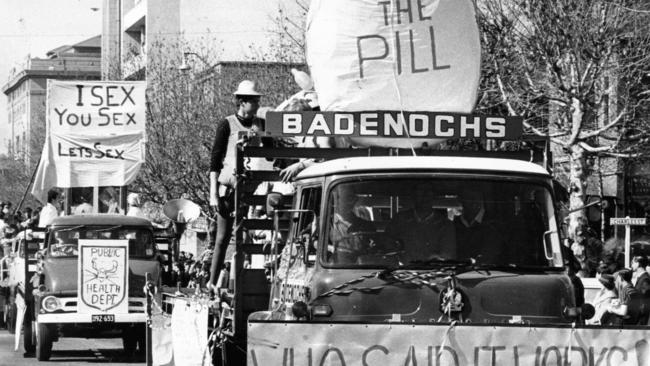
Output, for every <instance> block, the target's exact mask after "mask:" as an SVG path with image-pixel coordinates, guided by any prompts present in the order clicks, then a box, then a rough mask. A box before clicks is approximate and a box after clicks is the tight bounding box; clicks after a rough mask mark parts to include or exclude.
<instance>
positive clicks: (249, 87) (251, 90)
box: [233, 80, 264, 96]
mask: <svg viewBox="0 0 650 366" xmlns="http://www.w3.org/2000/svg"><path fill="white" fill-rule="evenodd" d="M233 94H234V95H253V96H261V95H264V94H262V93H260V92H258V91H257V89H255V82H254V81H250V80H244V81H242V82H241V83H239V86H238V87H237V90H235V92H234V93H233Z"/></svg>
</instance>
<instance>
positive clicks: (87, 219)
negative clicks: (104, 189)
mask: <svg viewBox="0 0 650 366" xmlns="http://www.w3.org/2000/svg"><path fill="white" fill-rule="evenodd" d="M50 225H51V226H68V225H95V226H104V225H107V226H108V225H110V226H113V225H124V226H147V227H151V221H149V220H147V219H143V218H141V217H135V216H125V215H110V214H94V215H71V216H59V217H57V218H55V219H54V220H52V223H50Z"/></svg>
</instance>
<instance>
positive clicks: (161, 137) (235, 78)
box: [132, 43, 300, 211]
mask: <svg viewBox="0 0 650 366" xmlns="http://www.w3.org/2000/svg"><path fill="white" fill-rule="evenodd" d="M155 47H156V48H157V49H158V51H159V52H156V54H159V55H162V57H156V58H153V57H152V55H149V58H150V59H149V60H148V66H147V81H148V93H147V112H148V113H147V116H148V120H147V155H146V162H145V164H144V166H143V168H142V170H141V171H140V174H139V175H138V178H137V180H136V182H135V183H134V186H133V187H132V189H133V190H135V191H138V192H142V193H143V195H144V199H145V200H151V201H153V202H157V203H164V202H166V201H167V200H169V199H174V198H180V197H181V196H183V197H185V198H187V199H190V200H192V201H194V202H196V203H197V204H199V205H200V206H202V207H203V208H204V209H205V210H206V211H207V210H208V209H209V208H208V189H209V184H208V183H209V179H208V178H209V168H210V166H209V165H210V151H211V149H212V143H213V138H214V134H215V127H216V122H217V121H218V120H220V119H223V118H225V117H226V116H227V115H229V114H233V113H235V112H236V107H235V104H234V98H233V95H232V92H233V91H234V90H235V89H236V88H237V84H238V83H239V82H240V81H241V80H244V79H250V80H254V81H256V82H257V84H258V87H259V89H260V90H261V91H262V92H263V93H265V96H264V97H262V101H261V105H263V106H264V105H266V106H276V105H278V104H279V103H280V102H281V101H283V100H285V99H286V98H287V97H288V96H290V95H292V94H293V93H295V92H296V91H297V90H296V88H297V87H296V85H295V83H294V82H293V79H292V75H291V72H290V68H291V67H298V66H300V65H292V64H281V63H265V62H258V61H256V62H234V63H233V62H219V55H218V54H217V53H216V52H214V51H213V50H210V49H207V48H198V47H194V48H190V47H188V46H187V45H179V44H169V43H167V44H162V43H161V44H157V45H155ZM179 49H185V50H191V51H192V54H189V55H188V62H189V63H190V64H191V66H192V68H191V69H190V70H186V71H182V70H179V69H178V66H179V65H180V64H181V60H180V56H181V55H179V57H173V56H171V55H174V54H178V53H179V52H178V51H177V50H179Z"/></svg>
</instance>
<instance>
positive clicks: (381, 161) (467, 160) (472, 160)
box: [297, 156, 549, 179]
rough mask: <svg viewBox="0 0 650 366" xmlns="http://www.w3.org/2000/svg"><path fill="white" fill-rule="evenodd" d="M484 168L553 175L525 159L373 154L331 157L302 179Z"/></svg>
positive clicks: (490, 171) (306, 173) (488, 170)
mask: <svg viewBox="0 0 650 366" xmlns="http://www.w3.org/2000/svg"><path fill="white" fill-rule="evenodd" d="M404 170H407V171H441V170H443V171H483V172H489V173H523V174H537V175H544V176H547V177H548V176H549V173H548V172H547V171H546V170H545V169H544V168H542V167H541V166H540V165H537V164H534V163H530V162H527V161H523V160H515V159H500V158H499V159H497V158H481V157H459V156H381V157H380V156H373V157H353V158H345V159H335V160H329V161H326V162H323V163H320V164H314V165H312V166H310V167H309V168H307V169H305V170H303V171H302V172H301V173H300V174H299V175H298V177H297V178H298V179H303V178H311V177H319V176H325V175H332V174H340V173H345V174H348V173H363V172H382V173H383V172H390V171H404Z"/></svg>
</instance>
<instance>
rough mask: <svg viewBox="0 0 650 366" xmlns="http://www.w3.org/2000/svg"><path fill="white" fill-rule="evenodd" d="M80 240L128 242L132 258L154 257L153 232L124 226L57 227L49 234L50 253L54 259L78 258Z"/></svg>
mask: <svg viewBox="0 0 650 366" xmlns="http://www.w3.org/2000/svg"><path fill="white" fill-rule="evenodd" d="M79 240H128V241H129V256H130V257H151V256H153V255H154V253H155V251H154V241H153V234H152V232H151V230H149V229H146V228H141V227H124V226H72V227H56V228H54V229H53V230H52V232H51V233H50V234H49V240H48V251H49V254H50V256H52V257H76V256H77V255H78V253H79Z"/></svg>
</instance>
